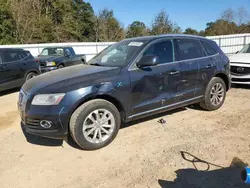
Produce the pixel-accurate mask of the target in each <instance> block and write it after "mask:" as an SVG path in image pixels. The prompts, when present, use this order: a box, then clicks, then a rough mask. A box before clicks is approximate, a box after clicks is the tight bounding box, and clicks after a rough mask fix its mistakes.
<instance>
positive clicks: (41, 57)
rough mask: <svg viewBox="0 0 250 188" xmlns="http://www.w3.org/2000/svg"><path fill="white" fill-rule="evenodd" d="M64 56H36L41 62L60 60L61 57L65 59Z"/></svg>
mask: <svg viewBox="0 0 250 188" xmlns="http://www.w3.org/2000/svg"><path fill="white" fill-rule="evenodd" d="M63 58H64V56H40V57H36V59H37V60H39V62H41V63H44V62H46V61H47V62H50V61H55V62H57V61H60V60H61V59H63Z"/></svg>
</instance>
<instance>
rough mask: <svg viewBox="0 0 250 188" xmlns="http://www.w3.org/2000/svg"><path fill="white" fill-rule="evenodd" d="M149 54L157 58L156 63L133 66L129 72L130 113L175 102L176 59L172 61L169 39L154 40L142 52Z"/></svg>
mask: <svg viewBox="0 0 250 188" xmlns="http://www.w3.org/2000/svg"><path fill="white" fill-rule="evenodd" d="M149 54H153V55H156V56H158V57H159V61H160V62H159V64H158V65H157V66H152V67H147V68H142V69H139V68H136V69H134V70H131V71H130V72H129V76H130V80H131V94H132V103H131V104H132V113H133V114H139V113H143V112H146V111H149V110H157V108H161V107H164V106H167V105H170V104H173V103H176V102H178V101H177V100H176V99H177V97H178V94H177V88H178V85H179V83H180V67H179V63H178V62H174V57H173V54H174V52H173V43H172V41H171V40H161V41H156V42H155V43H153V44H152V45H151V46H150V47H148V49H147V50H145V52H144V53H143V55H149Z"/></svg>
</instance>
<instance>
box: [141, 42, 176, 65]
mask: <svg viewBox="0 0 250 188" xmlns="http://www.w3.org/2000/svg"><path fill="white" fill-rule="evenodd" d="M145 55H156V56H158V58H159V62H160V64H163V63H169V62H173V61H174V59H173V44H172V41H171V40H166V41H162V42H157V43H155V44H152V45H151V46H150V47H149V48H148V49H147V50H146V51H145V52H144V53H143V56H145Z"/></svg>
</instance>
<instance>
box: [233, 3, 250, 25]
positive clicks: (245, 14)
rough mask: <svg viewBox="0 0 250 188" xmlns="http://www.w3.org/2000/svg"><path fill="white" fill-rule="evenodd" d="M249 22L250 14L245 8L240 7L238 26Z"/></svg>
mask: <svg viewBox="0 0 250 188" xmlns="http://www.w3.org/2000/svg"><path fill="white" fill-rule="evenodd" d="M247 21H249V14H248V12H247V10H246V9H245V8H244V7H240V8H238V10H237V21H236V23H237V25H241V24H245V23H246V22H247Z"/></svg>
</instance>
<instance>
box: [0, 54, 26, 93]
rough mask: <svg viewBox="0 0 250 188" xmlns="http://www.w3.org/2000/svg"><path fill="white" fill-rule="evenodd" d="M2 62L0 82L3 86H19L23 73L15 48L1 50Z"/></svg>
mask: <svg viewBox="0 0 250 188" xmlns="http://www.w3.org/2000/svg"><path fill="white" fill-rule="evenodd" d="M1 58H2V64H1V66H0V74H1V80H0V84H1V85H2V87H4V88H6V89H7V88H13V87H18V86H21V84H22V82H23V73H22V71H21V57H20V55H19V52H18V51H16V50H13V51H12V50H6V51H2V52H1Z"/></svg>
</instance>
